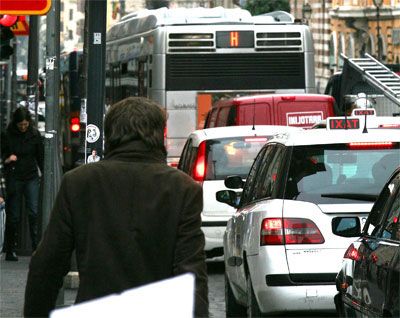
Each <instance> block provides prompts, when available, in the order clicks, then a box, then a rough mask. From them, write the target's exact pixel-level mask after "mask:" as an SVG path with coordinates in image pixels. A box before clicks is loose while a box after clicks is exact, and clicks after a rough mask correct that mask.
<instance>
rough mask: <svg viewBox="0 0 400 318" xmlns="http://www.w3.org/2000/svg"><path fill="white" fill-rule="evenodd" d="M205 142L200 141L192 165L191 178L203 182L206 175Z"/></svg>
mask: <svg viewBox="0 0 400 318" xmlns="http://www.w3.org/2000/svg"><path fill="white" fill-rule="evenodd" d="M206 169H207V167H206V142H205V141H203V142H202V143H200V145H199V148H198V150H197V157H196V161H195V163H194V167H193V179H194V180H195V181H199V182H203V181H204V178H205V176H206Z"/></svg>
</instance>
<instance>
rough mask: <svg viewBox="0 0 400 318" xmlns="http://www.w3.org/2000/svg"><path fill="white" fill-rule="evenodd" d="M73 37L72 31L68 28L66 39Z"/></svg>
mask: <svg viewBox="0 0 400 318" xmlns="http://www.w3.org/2000/svg"><path fill="white" fill-rule="evenodd" d="M73 38H74V34H73V33H72V30H68V39H70V40H72V39H73Z"/></svg>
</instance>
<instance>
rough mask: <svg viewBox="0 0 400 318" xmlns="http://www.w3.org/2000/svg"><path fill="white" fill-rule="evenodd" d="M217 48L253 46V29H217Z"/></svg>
mask: <svg viewBox="0 0 400 318" xmlns="http://www.w3.org/2000/svg"><path fill="white" fill-rule="evenodd" d="M216 33H217V35H216V37H217V48H219V49H232V48H252V47H254V32H253V31H217V32H216Z"/></svg>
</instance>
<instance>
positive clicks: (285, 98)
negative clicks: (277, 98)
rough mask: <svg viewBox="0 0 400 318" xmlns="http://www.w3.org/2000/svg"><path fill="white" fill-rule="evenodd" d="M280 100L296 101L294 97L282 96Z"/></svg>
mask: <svg viewBox="0 0 400 318" xmlns="http://www.w3.org/2000/svg"><path fill="white" fill-rule="evenodd" d="M281 98H282V100H290V101H293V100H296V96H282V97H281Z"/></svg>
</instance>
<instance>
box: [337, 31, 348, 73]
mask: <svg viewBox="0 0 400 318" xmlns="http://www.w3.org/2000/svg"><path fill="white" fill-rule="evenodd" d="M345 39H346V38H345V35H344V34H343V33H340V35H339V43H338V54H337V55H338V57H339V59H338V66H339V68H340V69H341V68H342V67H343V63H344V61H343V58H342V57H341V55H340V54H346V42H345V41H346V40H345Z"/></svg>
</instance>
